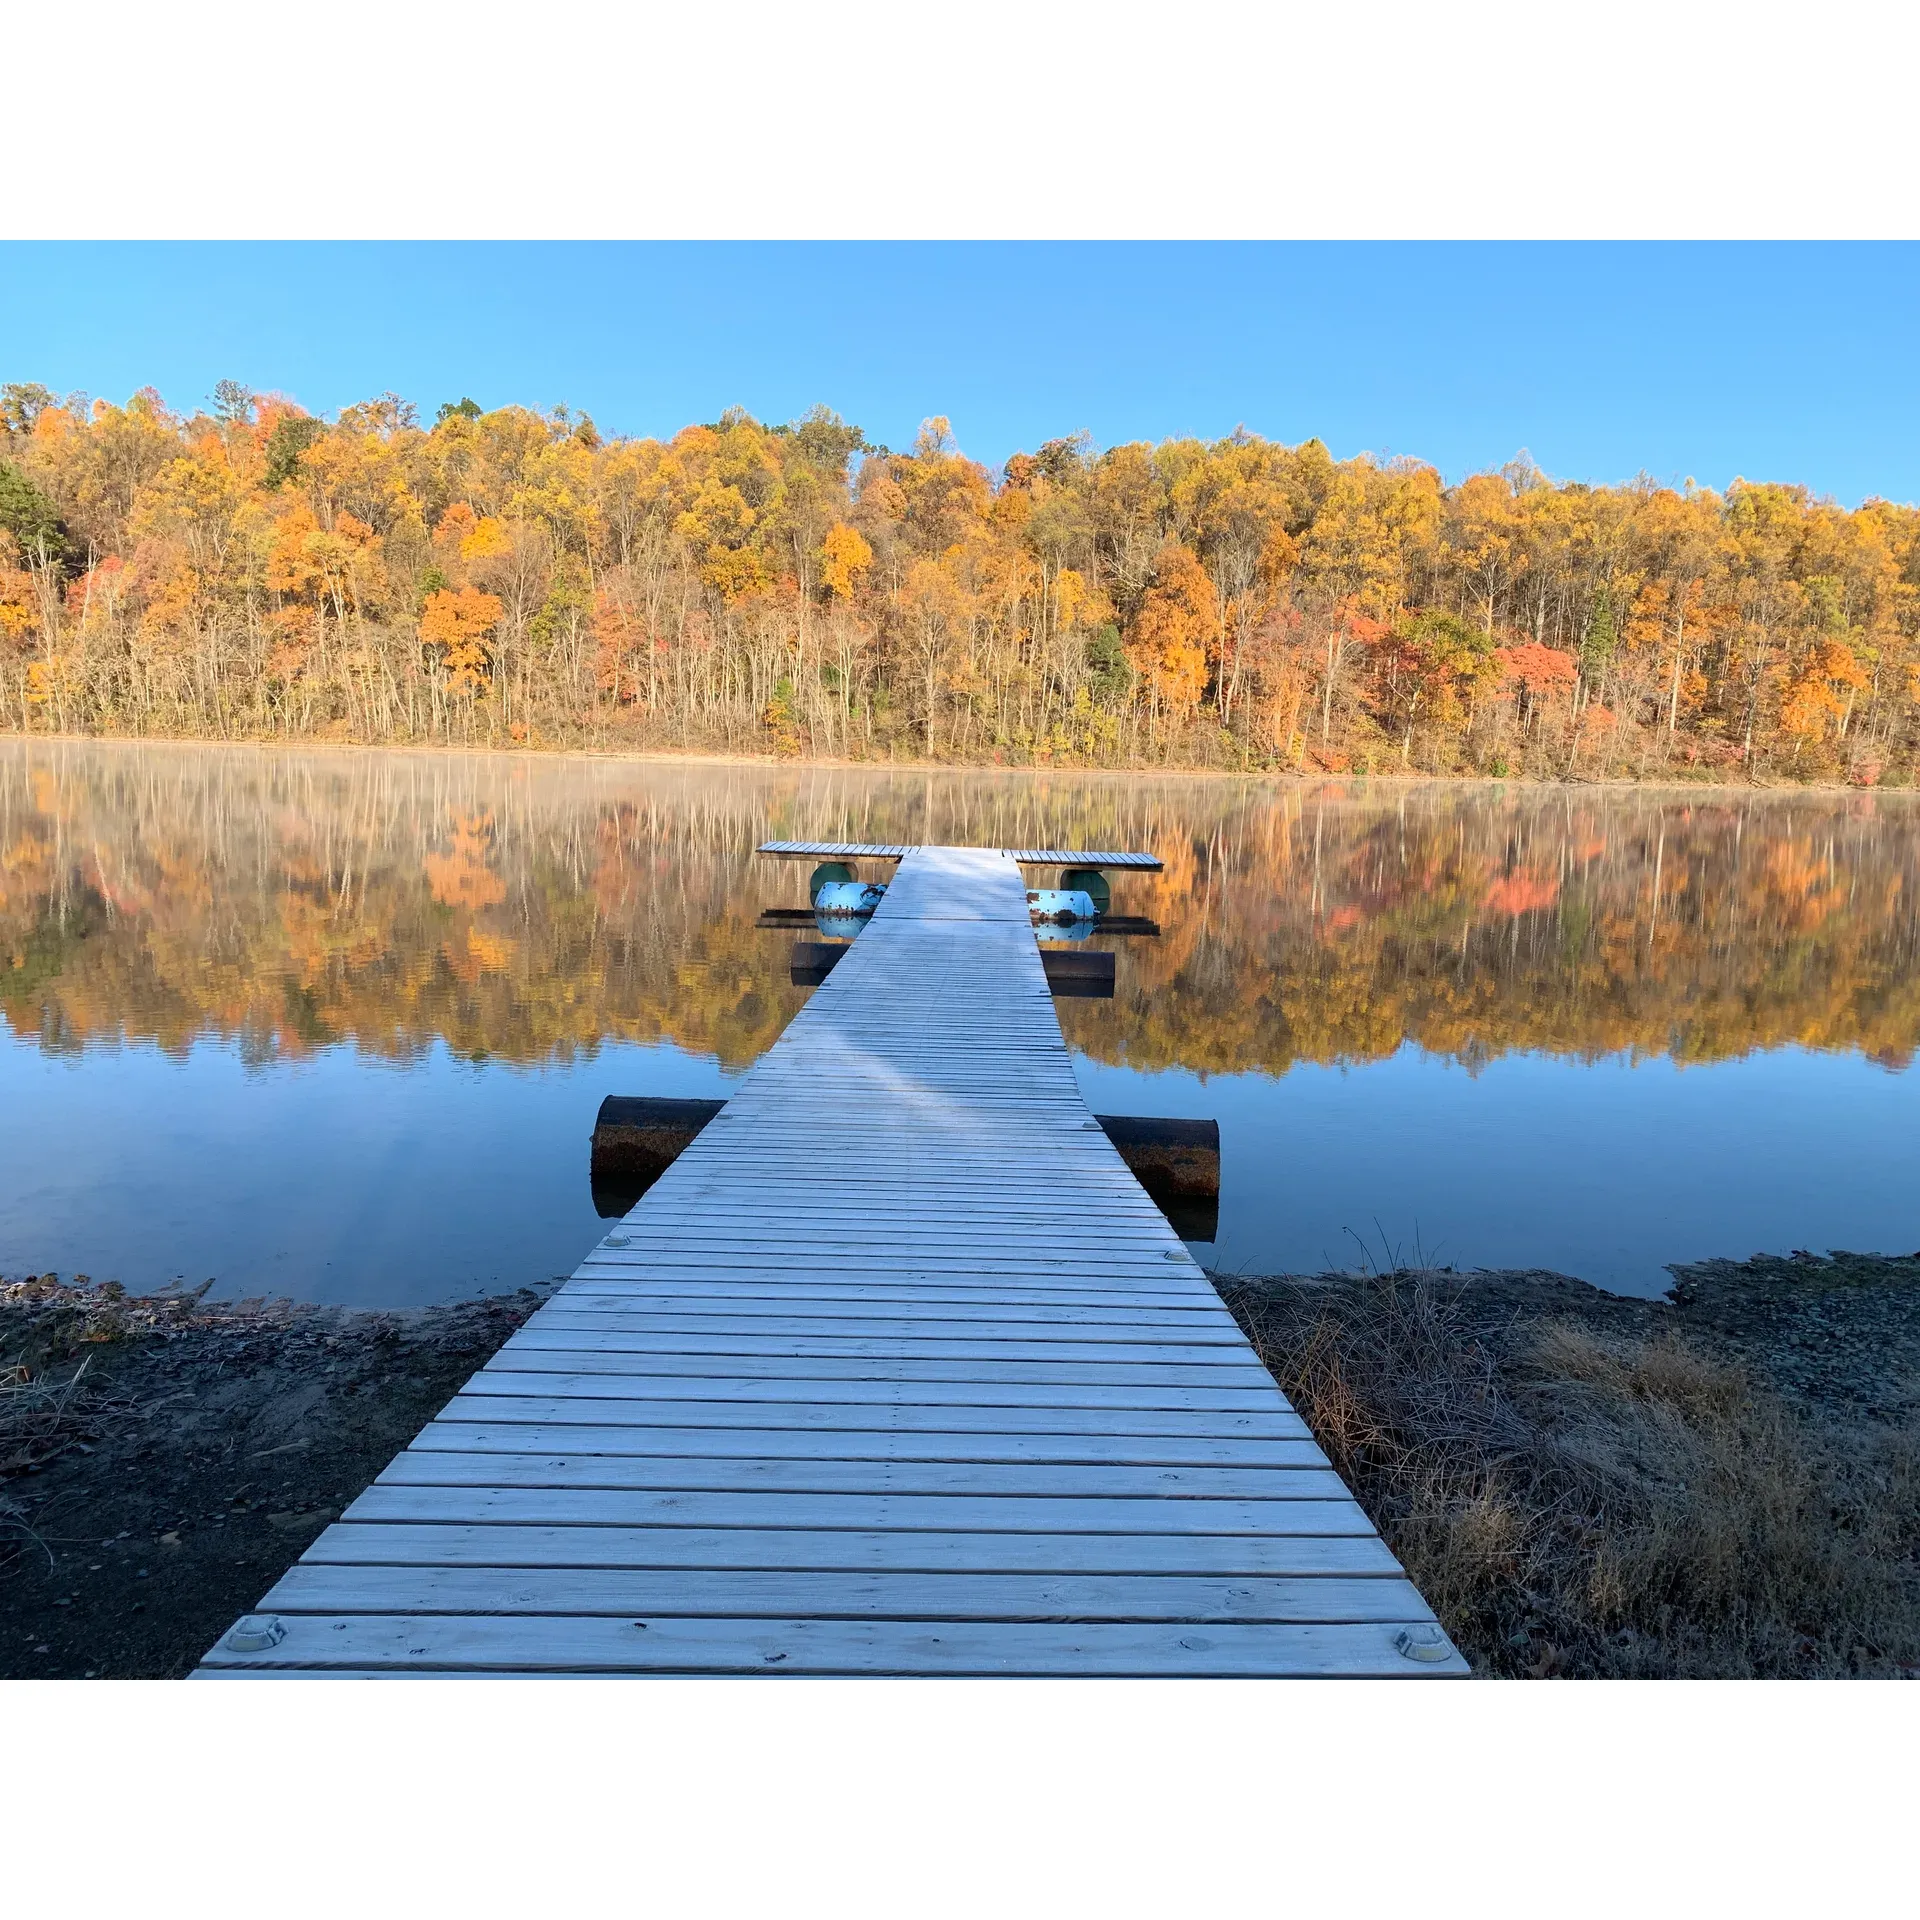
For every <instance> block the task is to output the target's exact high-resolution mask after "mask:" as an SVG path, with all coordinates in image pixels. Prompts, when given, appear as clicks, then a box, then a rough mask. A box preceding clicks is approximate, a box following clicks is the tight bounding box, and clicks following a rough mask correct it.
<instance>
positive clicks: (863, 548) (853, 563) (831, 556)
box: [820, 521, 873, 600]
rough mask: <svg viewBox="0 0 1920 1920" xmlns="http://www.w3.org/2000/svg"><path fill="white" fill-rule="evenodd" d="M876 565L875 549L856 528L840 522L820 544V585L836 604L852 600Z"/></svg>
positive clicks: (833, 526) (828, 532)
mask: <svg viewBox="0 0 1920 1920" xmlns="http://www.w3.org/2000/svg"><path fill="white" fill-rule="evenodd" d="M872 565H873V549H872V548H871V547H870V546H868V545H867V543H866V541H865V540H863V539H862V538H861V537H860V535H859V533H858V532H857V531H856V530H855V529H854V528H852V527H849V526H847V525H845V524H844V523H842V522H839V521H836V522H835V523H834V524H833V525H832V526H831V527H829V528H828V529H827V537H826V538H825V539H824V540H823V541H822V542H821V543H820V582H821V585H822V586H824V587H825V588H826V590H827V591H828V593H830V594H831V595H832V596H833V598H834V599H835V600H851V599H852V598H853V590H854V588H855V587H856V586H857V585H858V584H859V582H860V578H861V576H862V575H863V574H864V573H865V572H866V571H867V569H868V568H869V567H871V566H872Z"/></svg>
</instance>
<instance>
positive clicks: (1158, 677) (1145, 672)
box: [1127, 541, 1220, 714]
mask: <svg viewBox="0 0 1920 1920" xmlns="http://www.w3.org/2000/svg"><path fill="white" fill-rule="evenodd" d="M1219 644H1220V597H1219V595H1218V594H1216V593H1215V592H1214V589H1213V582H1212V581H1211V580H1210V579H1209V578H1208V577H1207V570H1206V568H1205V567H1203V566H1202V565H1201V564H1200V560H1199V556H1198V555H1197V554H1195V553H1194V552H1193V550H1192V549H1191V548H1190V547H1184V546H1182V545H1180V544H1179V542H1177V541H1172V542H1169V543H1168V544H1167V545H1166V546H1164V547H1162V548H1161V549H1160V554H1159V557H1158V558H1157V559H1156V560H1155V561H1154V565H1153V580H1152V584H1151V585H1150V586H1149V587H1148V588H1147V591H1146V595H1145V597H1144V598H1143V599H1142V600H1141V602H1140V611H1139V612H1138V613H1137V614H1136V615H1135V616H1134V621H1133V631H1132V633H1131V635H1130V636H1129V638H1128V642H1127V657H1128V659H1129V660H1130V661H1131V662H1132V663H1133V670H1134V672H1135V673H1137V674H1139V675H1140V677H1141V678H1142V679H1143V680H1144V681H1145V682H1146V683H1147V685H1148V686H1149V687H1150V688H1151V689H1152V690H1153V696H1154V698H1155V700H1156V701H1157V702H1158V703H1159V704H1160V705H1161V706H1162V707H1164V708H1166V709H1167V710H1168V711H1169V712H1171V713H1175V714H1184V713H1190V712H1191V711H1192V710H1193V709H1194V708H1195V707H1197V706H1198V705H1199V704H1200V696H1201V695H1202V694H1203V693H1205V692H1206V690H1207V656H1208V653H1209V652H1210V651H1211V650H1212V649H1214V648H1216V647H1217V646H1218V645H1219Z"/></svg>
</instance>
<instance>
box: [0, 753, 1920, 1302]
mask: <svg viewBox="0 0 1920 1920" xmlns="http://www.w3.org/2000/svg"><path fill="white" fill-rule="evenodd" d="M1916 829H1920V804H1916V801H1915V799H1914V798H1913V797H1911V796H1907V795H1902V794H1873V795H1865V794H1862V795H1842V794H1809V793H1803V792H1801V793H1790V794H1755V795H1743V794H1735V793H1730V792H1727V791H1725V790H1717V789H1696V790H1690V791H1689V790H1665V791H1657V792H1656V791H1651V790H1646V789H1611V788H1606V789H1603V788H1584V789H1582V788H1551V789H1505V790H1503V789H1501V788H1498V787H1487V786H1484V785H1481V786H1467V785H1451V784H1433V785H1391V786H1388V785H1380V784H1375V785H1373V786H1371V787H1369V786H1367V785H1366V784H1365V783H1360V782H1329V783H1327V784H1325V785H1324V786H1306V785H1299V784H1292V785H1285V786H1276V785H1273V784H1271V783H1268V782H1263V781H1259V780H1251V779H1249V780H1222V779H1186V778H1178V777H1160V776H1153V777H1142V776H1133V775H1125V774H1081V773H1070V772H1059V773H1041V774H1032V773H1004V774H1000V773H963V772H936V773H923V772H898V773H889V772H886V771H849V770H841V769H822V768H808V767H798V766H796V767H792V768H786V767H774V766H765V765H753V766H747V765H742V766H716V765H696V764H691V763H641V762H631V761H612V760H585V759H582V760H572V761H570V760H564V759H557V758H531V757H492V756H482V755H472V756H468V755H452V754H438V755H433V754H405V753H377V752H362V751H351V752H350V751H339V752H328V751H322V750H303V751H286V752H282V751H276V750H271V749H264V748H203V747H191V746H177V745H167V746H146V745H137V744H121V743H100V744H92V743H70V742H39V741H21V740H9V741H0V1272H5V1273H9V1274H13V1273H19V1272H24V1271H45V1270H47V1269H49V1268H52V1269H56V1270H58V1271H60V1272H62V1273H72V1272H75V1271H84V1272H87V1273H90V1274H92V1275H93V1276H94V1277H95V1278H96V1279H106V1278H115V1279H119V1280H121V1281H123V1282H125V1283H126V1284H128V1285H129V1286H147V1285H151V1284H154V1283H157V1282H159V1281H163V1280H166V1279H170V1278H174V1277H182V1278H185V1279H187V1280H189V1281H191V1282H194V1283H198V1282H199V1281H201V1280H204V1279H208V1278H213V1279H215V1280H216V1282H217V1283H218V1290H219V1291H220V1292H221V1293H223V1294H247V1293H272V1294H279V1293H285V1294H291V1295H295V1296H299V1297H307V1298H320V1299H329V1300H338V1301H343V1302H351V1303H355V1304H365V1305H406V1304H417V1303H422V1302H425V1301H429V1300H434V1299H445V1298H451V1297H456V1296H459V1295H461V1294H465V1293H471V1292H474V1291H489V1290H493V1289H495V1288H499V1287H506V1286H513V1285H517V1284H520V1283H522V1282H524V1281H527V1280H533V1279H541V1278H545V1277H547V1276H549V1275H552V1274H556V1273H564V1272H567V1271H570V1270H571V1269H572V1268H573V1266H574V1265H575V1264H576V1263H577V1262H578V1261H579V1259H580V1258H581V1256H582V1255H583V1254H584V1253H585V1252H586V1250H587V1249H588V1248H589V1247H590V1246H591V1245H592V1244H593V1243H594V1242H595V1241H596V1240H597V1239H598V1238H599V1236H600V1233H601V1232H602V1231H603V1230H604V1229H603V1226H602V1223H601V1222H600V1221H599V1220H598V1219H597V1217H596V1215H595V1213H594V1210H593V1206H592V1202H591V1198H590V1193H589V1188H588V1180H587V1136H588V1134H589V1132H590V1131H591V1128H592V1124H593V1116H594V1112H595V1109H596V1108H597V1107H598V1104H599V1101H600V1099H601V1097H602V1096H603V1095H605V1094H607V1093H626V1094H668V1095H702V1096H710V1097H711V1096H723V1095H724V1094H725V1093H726V1092H727V1090H728V1087H729V1084H730V1082H731V1081H732V1080H733V1079H735V1078H737V1076H738V1075H739V1074H740V1073H742V1072H744V1071H745V1070H746V1069H747V1068H748V1067H749V1066H751V1064H752V1063H753V1061H754V1060H755V1059H757V1058H758V1057H759V1055H760V1054H762V1053H763V1052H764V1051H765V1050H766V1049H767V1047H769V1046H770V1045H771V1044H772V1043H773V1041H774V1040H775V1039H776V1038H777V1037H778V1035H779V1033H780V1031H781V1029H782V1028H783V1027H784V1026H785V1024H786V1022H787V1021H788V1020H789V1019H791V1018H792V1016H793V1014H794V1012H795V1011H796V1010H797V1009H798V1007H799V1006H800V1005H801V1003H802V1001H803V1000H804V998H805V989H802V988H796V987H793V986H791V985H790V984H789V983H788V980H787V974H786V958H787V950H788V946H789V944H790V941H791V938H792V935H791V933H790V932H788V933H780V932H763V931H760V930H758V929H756V927H755V925H754V921H755V919H756V917H757V915H758V913H759V911H760V909H761V908H762V907H765V906H774V905H799V904H802V903H803V902H804V899H805V879H806V871H807V870H806V867H805V866H804V865H803V864H801V865H796V864H795V863H791V862H773V861H767V860H756V859H754V858H753V854H752V849H753V847H754V846H755V844H756V843H757V842H758V841H760V840H762V839H766V838H836V839H837V838H845V839H854V840H875V841H906V842H913V841H925V840H930V841H951V842H956V843H962V844H979V845H1000V846H1035V845H1060V846H1066V847H1073V846H1081V847H1121V848H1140V849H1146V850H1149V851H1152V852H1154V853H1156V854H1158V855H1159V856H1160V857H1161V859H1162V860H1163V861H1164V862H1165V863H1166V870H1165V871H1164V872H1163V873H1162V874H1159V875H1155V876H1138V875H1120V876H1115V879H1114V907H1115V910H1116V911H1117V912H1120V913H1127V914H1140V915H1146V916H1149V917H1151V918H1152V919H1154V920H1155V921H1157V922H1158V923H1159V925H1160V927H1161V933H1160V936H1159V937H1158V938H1133V939H1121V938H1111V937H1109V938H1105V939H1097V940H1096V944H1099V945H1110V946H1112V947H1113V948H1114V950H1115V951H1116V953H1117V955H1118V985H1117V992H1116V997H1115V998H1114V999H1113V1000H1112V1001H1110V1002H1103V1001H1086V1000H1067V1001H1061V1002H1059V1003H1057V1005H1058V1008H1059V1012H1060V1015H1061V1021H1062V1025H1063V1027H1064V1029H1065V1031H1066V1034H1067V1037H1068V1040H1069V1042H1070V1044H1071V1045H1072V1046H1073V1048H1074V1050H1075V1056H1076V1064H1077V1070H1078V1071H1079V1073H1080V1076H1081V1083H1082V1086H1083V1088H1084V1090H1085V1091H1086V1093H1087V1096H1088V1098H1089V1100H1090V1102H1091V1103H1092V1105H1093V1106H1094V1108H1095V1109H1096V1110H1097V1111H1100V1112H1109V1113H1134V1114H1169V1115H1175V1114H1177V1115H1196V1116H1212V1117H1215V1118H1217V1119H1218V1120H1219V1121H1220V1124H1221V1133H1222V1150H1223V1151H1222V1159H1223V1184H1222V1194H1221V1206H1220V1227H1219V1239H1218V1241H1217V1243H1216V1244H1215V1245H1214V1246H1212V1247H1211V1248H1208V1247H1201V1248H1198V1249H1196V1250H1197V1251H1198V1252H1199V1253H1200V1254H1201V1256H1202V1258H1203V1259H1206V1260H1210V1261H1213V1262H1217V1263H1218V1264H1219V1265H1221V1266H1224V1267H1229V1268H1234V1269H1238V1270H1241V1271H1249V1272H1252V1271H1263V1270H1275V1269H1288V1270H1303V1269H1305V1270H1318V1269H1320V1268H1323V1267H1326V1266H1329V1265H1358V1264H1360V1263H1361V1262H1362V1261H1363V1260H1365V1261H1371V1262H1372V1263H1374V1264H1376V1265H1378V1264H1382V1263H1384V1262H1386V1261H1389V1260H1398V1259H1412V1258H1415V1257H1425V1258H1429V1259H1436V1260H1438V1261H1441V1262H1448V1263H1452V1264H1455V1265H1458V1266H1462V1267H1466V1266H1476V1265H1485V1266H1528V1267H1532V1266H1541V1267H1551V1268H1555V1269H1557V1270H1559V1271H1562V1272H1568V1273H1574V1274H1578V1275H1581V1276H1582V1277H1584V1278H1587V1279H1590V1280H1593V1281H1595V1282H1597V1283H1600V1284H1603V1285H1606V1286H1610V1287H1614V1288H1616V1289H1619V1290H1622V1291H1630V1292H1656V1291H1659V1290H1660V1289H1661V1288H1663V1287H1664V1286H1665V1285H1666V1283H1667V1275H1666V1274H1665V1272H1664V1271H1663V1268H1664V1264H1665V1263H1666V1262H1668V1261H1674V1260H1685V1259H1695V1258H1701V1257H1706V1256H1709V1255H1714V1254H1729V1255H1735V1256H1738V1255H1744V1254H1746V1253H1749V1252H1753V1251H1757V1250H1763V1249H1764V1250H1769V1251H1786V1250H1788V1249H1790V1248H1793V1247H1811V1248H1815V1249H1825V1248H1827V1247H1832V1246H1845V1247H1853V1248H1858V1249H1870V1250H1879V1251H1902V1252H1904V1251H1910V1250H1912V1249H1913V1248H1915V1247H1920V1144H1917V1143H1920V1094H1916V1086H1920V1082H1917V1081H1916V1079H1915V1076H1914V1075H1913V1073H1912V1072H1911V1071H1910V1063H1911V1061H1912V1058H1913V1051H1914V1047H1915V1044H1916V1041H1920V871H1916V868H1917V867H1920V834H1917V832H1916ZM863 877H864V876H863ZM874 877H882V878H883V877H884V869H881V868H876V869H875V870H874Z"/></svg>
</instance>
